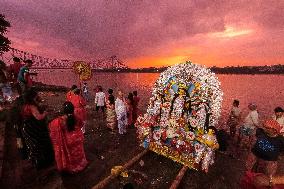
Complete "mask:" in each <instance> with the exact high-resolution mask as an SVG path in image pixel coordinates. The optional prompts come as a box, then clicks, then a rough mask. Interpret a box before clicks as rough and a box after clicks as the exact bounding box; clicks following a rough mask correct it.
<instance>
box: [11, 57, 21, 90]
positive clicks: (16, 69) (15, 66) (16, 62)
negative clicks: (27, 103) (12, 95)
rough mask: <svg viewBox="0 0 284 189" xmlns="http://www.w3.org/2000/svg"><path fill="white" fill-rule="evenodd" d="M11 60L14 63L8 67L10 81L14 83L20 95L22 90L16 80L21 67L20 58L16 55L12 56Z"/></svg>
mask: <svg viewBox="0 0 284 189" xmlns="http://www.w3.org/2000/svg"><path fill="white" fill-rule="evenodd" d="M13 61H14V64H11V65H10V67H9V72H10V77H11V81H12V82H13V83H14V85H15V87H16V89H17V91H18V94H19V95H21V94H22V91H21V87H20V85H19V83H18V82H17V78H18V75H19V72H20V70H21V67H23V65H22V64H21V60H20V59H19V58H18V57H14V58H13Z"/></svg>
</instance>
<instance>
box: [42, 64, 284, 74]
mask: <svg viewBox="0 0 284 189" xmlns="http://www.w3.org/2000/svg"><path fill="white" fill-rule="evenodd" d="M38 69H40V68H38ZM54 69H62V68H54ZM166 69H167V67H160V68H156V67H149V68H134V69H133V68H127V67H126V68H117V69H93V71H94V72H123V73H127V72H130V73H160V72H163V71H164V70H166ZM210 69H211V71H213V72H214V73H216V74H284V65H272V66H227V67H224V68H220V67H216V66H213V67H210Z"/></svg>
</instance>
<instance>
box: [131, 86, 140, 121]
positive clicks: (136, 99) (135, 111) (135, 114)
mask: <svg viewBox="0 0 284 189" xmlns="http://www.w3.org/2000/svg"><path fill="white" fill-rule="evenodd" d="M139 102H140V97H139V96H138V94H137V91H133V114H132V116H133V124H135V123H136V120H137V117H138V112H139V109H138V106H139Z"/></svg>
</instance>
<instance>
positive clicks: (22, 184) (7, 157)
mask: <svg viewBox="0 0 284 189" xmlns="http://www.w3.org/2000/svg"><path fill="white" fill-rule="evenodd" d="M41 87H42V88H41V91H40V93H39V94H40V96H41V98H42V99H43V100H44V103H45V104H47V105H48V106H49V109H50V110H52V111H51V112H50V115H49V120H50V119H52V118H53V117H54V116H55V115H56V114H58V111H59V110H60V109H61V105H62V104H63V102H64V101H65V92H64V90H63V88H62V90H61V89H60V90H55V88H53V89H51V90H50V89H49V90H46V89H44V86H41ZM49 87H50V86H49ZM66 89H67V88H65V90H66ZM5 130H6V132H5V149H4V161H3V171H2V179H1V185H0V188H9V189H10V188H11V189H14V188H23V189H36V188H52V189H55V188H65V189H89V188H91V187H92V186H94V185H95V184H97V183H98V182H99V181H100V180H102V179H103V178H105V177H106V176H108V175H109V174H110V171H111V168H113V167H114V166H117V165H123V164H124V163H125V162H126V161H128V160H129V159H131V158H132V157H134V156H135V155H136V154H138V153H139V152H141V151H142V150H143V148H141V147H140V146H139V144H138V141H137V139H136V129H135V128H128V132H127V134H126V135H125V136H121V135H119V134H118V133H115V134H111V132H110V131H109V130H108V129H107V127H106V123H105V118H104V115H103V114H102V113H101V112H96V111H94V104H93V102H92V101H90V102H89V103H88V122H87V126H86V133H85V151H86V156H87V159H88V161H89V165H88V167H87V168H86V169H85V170H84V171H82V172H81V173H78V174H76V175H59V174H58V173H57V171H56V169H55V165H54V166H53V167H52V168H51V169H49V170H42V171H36V170H35V169H33V167H32V166H31V164H30V163H29V162H28V161H26V160H24V161H23V160H21V159H20V156H19V154H18V152H17V149H16V139H15V137H16V136H15V131H14V129H13V127H12V126H11V125H9V124H6V127H5ZM240 154H241V156H240V158H239V159H240V160H237V159H233V158H231V157H229V156H228V155H226V154H223V153H219V152H217V153H216V162H215V164H214V165H213V166H212V167H211V168H210V169H209V173H208V174H205V173H203V172H196V171H191V170H190V171H188V172H187V173H186V175H185V176H184V178H183V180H182V183H181V185H180V187H179V188H180V189H188V188H192V189H203V188H204V189H209V188H210V189H239V187H238V182H239V179H240V177H241V175H242V174H243V173H244V171H245V170H244V167H245V164H244V163H245V162H244V161H245V157H246V153H245V152H243V151H241V152H240ZM142 160H143V162H144V164H143V163H140V164H139V163H136V164H135V165H134V166H132V167H131V168H130V169H129V170H128V174H129V175H128V177H126V178H123V177H119V178H117V179H115V180H114V181H113V182H111V184H110V185H108V186H107V187H106V188H107V189H119V188H121V187H122V185H123V184H124V183H126V182H131V183H133V184H134V185H135V189H154V188H155V189H164V188H169V186H170V184H171V182H172V181H173V180H174V178H175V176H176V174H177V173H178V171H179V169H180V168H181V165H180V164H177V163H175V162H173V161H171V160H170V159H168V158H165V157H163V156H160V155H157V154H155V153H153V152H148V153H147V154H146V155H145V156H143V157H142ZM281 169H282V172H283V171H284V167H283V162H281V166H280V167H279V170H281Z"/></svg>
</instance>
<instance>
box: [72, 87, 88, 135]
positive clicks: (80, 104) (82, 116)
mask: <svg viewBox="0 0 284 189" xmlns="http://www.w3.org/2000/svg"><path fill="white" fill-rule="evenodd" d="M80 93H81V90H80V89H75V90H74V94H73V95H72V96H71V98H70V102H71V103H72V104H73V106H74V115H75V118H76V120H78V121H81V122H82V123H83V125H82V131H83V132H85V124H86V121H87V111H86V109H85V106H86V101H85V99H84V98H83V97H82V96H81V94H80Z"/></svg>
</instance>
